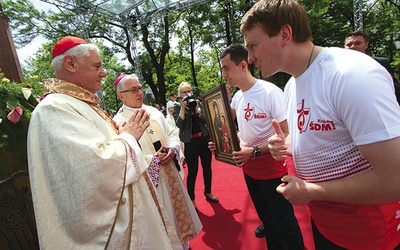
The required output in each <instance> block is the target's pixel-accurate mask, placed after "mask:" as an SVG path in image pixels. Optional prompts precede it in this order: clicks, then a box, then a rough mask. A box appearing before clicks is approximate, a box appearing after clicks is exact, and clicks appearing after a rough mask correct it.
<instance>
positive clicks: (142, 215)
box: [28, 37, 183, 250]
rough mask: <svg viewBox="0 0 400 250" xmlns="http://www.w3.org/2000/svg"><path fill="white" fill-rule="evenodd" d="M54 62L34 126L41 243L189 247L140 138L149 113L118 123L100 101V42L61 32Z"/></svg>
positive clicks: (32, 158) (31, 159) (33, 174)
mask: <svg viewBox="0 0 400 250" xmlns="http://www.w3.org/2000/svg"><path fill="white" fill-rule="evenodd" d="M52 65H53V67H54V68H55V71H56V76H57V78H58V79H48V80H46V81H44V87H45V89H46V95H45V97H44V99H43V100H42V101H41V102H40V103H39V104H38V106H37V107H36V108H35V110H34V112H33V113H32V117H31V120H30V125H29V132H28V164H29V177H30V183H31V189H32V199H33V205H34V212H35V218H36V224H37V230H38V236H39V244H40V248H41V249H170V250H172V249H173V250H175V249H183V247H182V244H181V242H180V240H179V238H178V236H177V234H176V230H175V227H174V225H173V224H172V222H171V221H170V219H169V216H168V215H167V213H166V209H165V207H164V206H163V204H161V203H160V202H159V198H158V195H157V191H156V189H155V186H154V183H153V182H152V178H151V176H149V174H148V168H149V164H148V163H147V162H146V160H145V158H144V157H143V155H142V153H141V149H140V147H139V145H138V143H137V139H138V138H139V137H140V136H141V135H142V134H143V132H144V131H145V130H146V129H147V128H148V126H149V124H150V122H149V121H148V115H147V114H146V113H145V112H143V111H136V112H135V113H134V114H133V116H132V118H131V119H129V120H128V121H127V122H126V123H125V124H124V125H121V126H118V127H117V126H116V125H115V123H114V122H113V121H112V119H111V118H110V117H109V116H108V114H107V113H106V112H104V111H103V110H102V109H101V108H100V107H99V103H100V99H99V98H98V97H97V96H96V95H95V94H94V93H96V92H97V91H99V90H100V81H101V79H102V78H103V77H105V76H106V73H105V72H104V69H103V68H102V62H101V59H100V57H99V51H98V48H97V47H96V46H95V45H92V44H88V43H87V42H86V41H85V40H83V39H81V38H77V37H65V38H62V39H61V40H60V41H59V42H58V43H57V44H56V45H55V46H54V48H53V62H52ZM153 172H154V171H153ZM155 172H156V171H155ZM153 177H154V176H153Z"/></svg>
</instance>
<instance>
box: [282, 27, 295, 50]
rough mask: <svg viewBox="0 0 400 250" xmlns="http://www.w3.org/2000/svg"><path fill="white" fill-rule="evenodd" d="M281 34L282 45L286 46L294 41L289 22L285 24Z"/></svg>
mask: <svg viewBox="0 0 400 250" xmlns="http://www.w3.org/2000/svg"><path fill="white" fill-rule="evenodd" d="M279 34H280V36H281V40H282V45H283V46H284V47H286V45H287V44H289V43H290V42H291V41H292V27H290V25H288V24H285V25H283V26H282V28H281V31H280V32H279Z"/></svg>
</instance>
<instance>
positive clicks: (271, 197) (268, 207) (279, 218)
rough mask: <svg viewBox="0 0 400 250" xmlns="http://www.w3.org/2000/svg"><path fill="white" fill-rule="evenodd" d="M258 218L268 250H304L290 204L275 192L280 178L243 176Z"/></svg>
mask: <svg viewBox="0 0 400 250" xmlns="http://www.w3.org/2000/svg"><path fill="white" fill-rule="evenodd" d="M244 178H245V181H246V184H247V188H248V190H249V193H250V196H251V199H252V201H253V204H254V207H255V208H256V211H257V214H258V217H259V218H260V220H261V221H262V222H263V224H264V228H265V231H266V235H267V236H266V241H267V246H268V250H275V249H276V250H282V249H304V242H303V236H302V234H301V231H300V227H299V224H298V223H297V219H296V217H295V216H294V210H293V206H292V204H290V202H289V201H287V200H286V199H285V198H284V197H283V196H282V195H280V194H278V193H277V192H276V187H277V186H279V184H281V183H282V182H281V178H278V179H272V180H256V179H253V178H251V177H250V176H247V175H246V174H245V175H244Z"/></svg>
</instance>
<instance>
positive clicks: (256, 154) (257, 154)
mask: <svg viewBox="0 0 400 250" xmlns="http://www.w3.org/2000/svg"><path fill="white" fill-rule="evenodd" d="M260 156H261V149H260V148H259V147H258V146H254V147H253V157H254V158H259V157H260Z"/></svg>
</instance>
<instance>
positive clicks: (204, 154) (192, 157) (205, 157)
mask: <svg viewBox="0 0 400 250" xmlns="http://www.w3.org/2000/svg"><path fill="white" fill-rule="evenodd" d="M209 141H210V137H209V136H206V137H204V136H200V137H197V138H193V139H191V140H190V142H187V143H185V152H184V154H185V158H186V163H187V166H188V176H187V179H186V184H187V189H188V194H189V197H190V199H191V200H192V201H194V199H195V194H194V187H195V184H196V177H197V172H198V170H199V156H200V160H201V166H202V168H203V179H204V193H211V177H212V174H211V151H210V149H209V148H208V142H209Z"/></svg>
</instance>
